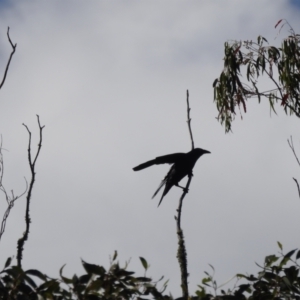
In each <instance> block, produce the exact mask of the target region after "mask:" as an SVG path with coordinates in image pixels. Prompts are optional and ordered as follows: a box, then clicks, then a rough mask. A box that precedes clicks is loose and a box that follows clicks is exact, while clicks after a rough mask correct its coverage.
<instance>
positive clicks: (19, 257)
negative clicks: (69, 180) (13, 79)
mask: <svg viewBox="0 0 300 300" xmlns="http://www.w3.org/2000/svg"><path fill="white" fill-rule="evenodd" d="M37 120H38V125H39V131H40V140H39V144H38V150H37V152H36V155H35V158H34V160H33V162H32V157H31V132H30V130H29V129H28V127H27V125H25V124H23V126H25V128H26V129H27V131H28V134H29V143H28V161H29V167H30V171H31V181H30V184H29V189H28V193H27V197H26V213H25V222H26V230H25V232H24V233H23V236H22V237H21V238H20V239H19V240H18V245H17V262H18V266H19V267H21V261H22V256H23V249H24V243H25V241H27V239H28V235H29V227H30V223H31V219H30V216H29V206H30V200H31V194H32V190H33V184H34V182H35V175H36V174H35V164H36V161H37V158H38V156H39V154H40V150H41V147H42V137H43V135H42V131H43V128H44V127H45V126H41V124H40V118H39V116H38V115H37Z"/></svg>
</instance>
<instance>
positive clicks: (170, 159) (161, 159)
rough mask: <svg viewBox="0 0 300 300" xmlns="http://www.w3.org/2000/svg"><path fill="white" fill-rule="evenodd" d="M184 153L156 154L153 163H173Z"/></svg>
mask: <svg viewBox="0 0 300 300" xmlns="http://www.w3.org/2000/svg"><path fill="white" fill-rule="evenodd" d="M185 155H186V154H185V153H173V154H168V155H163V156H158V157H156V158H155V164H156V165H160V164H174V163H176V162H177V161H179V160H181V159H182V158H183V157H184V156H185Z"/></svg>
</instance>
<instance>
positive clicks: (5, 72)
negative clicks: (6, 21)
mask: <svg viewBox="0 0 300 300" xmlns="http://www.w3.org/2000/svg"><path fill="white" fill-rule="evenodd" d="M7 37H8V41H9V43H10V45H11V47H12V49H13V50H12V52H11V53H10V56H9V59H8V62H7V64H6V68H5V71H4V75H3V79H2V82H1V83H0V89H1V88H2V86H3V84H4V82H5V79H6V76H7V72H8V69H9V65H10V62H11V59H12V57H13V55H14V53H15V51H16V47H17V44H13V43H12V41H11V39H10V36H9V27H8V28H7Z"/></svg>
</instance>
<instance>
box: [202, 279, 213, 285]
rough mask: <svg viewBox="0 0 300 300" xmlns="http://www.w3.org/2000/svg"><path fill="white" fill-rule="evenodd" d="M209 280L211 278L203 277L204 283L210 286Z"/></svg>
mask: <svg viewBox="0 0 300 300" xmlns="http://www.w3.org/2000/svg"><path fill="white" fill-rule="evenodd" d="M208 282H211V278H209V277H206V278H203V279H202V283H203V284H205V285H207V286H210V285H209V284H207V283H208Z"/></svg>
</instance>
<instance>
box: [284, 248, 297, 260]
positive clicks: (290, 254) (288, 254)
mask: <svg viewBox="0 0 300 300" xmlns="http://www.w3.org/2000/svg"><path fill="white" fill-rule="evenodd" d="M296 250H297V249H295V250H292V251H290V252H288V253H287V254H286V255H285V256H284V258H290V257H291V256H292V255H293V254H294V253H295V251H296Z"/></svg>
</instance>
